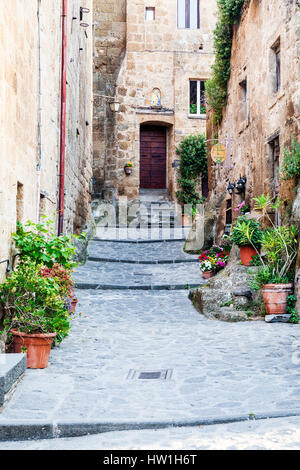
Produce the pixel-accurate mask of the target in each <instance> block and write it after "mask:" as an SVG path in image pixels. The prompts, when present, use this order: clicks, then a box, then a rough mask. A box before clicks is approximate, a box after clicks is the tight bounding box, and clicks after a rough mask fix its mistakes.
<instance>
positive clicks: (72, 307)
mask: <svg viewBox="0 0 300 470" xmlns="http://www.w3.org/2000/svg"><path fill="white" fill-rule="evenodd" d="M77 303H78V299H77V298H76V297H72V300H71V310H70V311H71V313H75V310H76V305H77Z"/></svg>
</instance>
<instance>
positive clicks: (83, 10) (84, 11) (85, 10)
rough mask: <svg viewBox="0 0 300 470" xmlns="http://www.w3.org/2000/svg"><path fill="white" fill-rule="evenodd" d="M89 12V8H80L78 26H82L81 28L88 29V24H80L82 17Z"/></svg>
mask: <svg viewBox="0 0 300 470" xmlns="http://www.w3.org/2000/svg"><path fill="white" fill-rule="evenodd" d="M89 12H90V9H89V8H85V7H80V26H82V27H83V28H88V27H89V24H88V23H82V20H83V15H84V14H87V13H89Z"/></svg>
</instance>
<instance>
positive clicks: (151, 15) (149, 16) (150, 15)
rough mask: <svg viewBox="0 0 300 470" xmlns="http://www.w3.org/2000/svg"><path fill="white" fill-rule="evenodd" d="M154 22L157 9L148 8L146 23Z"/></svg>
mask: <svg viewBox="0 0 300 470" xmlns="http://www.w3.org/2000/svg"><path fill="white" fill-rule="evenodd" d="M154 20H155V8H154V7H146V21H154Z"/></svg>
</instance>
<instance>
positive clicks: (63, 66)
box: [58, 0, 68, 235]
mask: <svg viewBox="0 0 300 470" xmlns="http://www.w3.org/2000/svg"><path fill="white" fill-rule="evenodd" d="M67 25H68V0H62V59H61V118H60V163H59V165H60V171H59V204H58V210H59V215H58V235H61V234H62V233H63V230H64V194H65V160H66V103H67Z"/></svg>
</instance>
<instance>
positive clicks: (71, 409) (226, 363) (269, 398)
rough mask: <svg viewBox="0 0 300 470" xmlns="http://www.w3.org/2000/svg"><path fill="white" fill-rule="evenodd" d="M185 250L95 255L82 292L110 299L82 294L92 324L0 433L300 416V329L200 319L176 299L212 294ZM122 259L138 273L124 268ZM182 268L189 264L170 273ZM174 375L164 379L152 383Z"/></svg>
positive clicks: (77, 329) (153, 246)
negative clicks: (196, 292) (15, 427)
mask: <svg viewBox="0 0 300 470" xmlns="http://www.w3.org/2000/svg"><path fill="white" fill-rule="evenodd" d="M182 245H183V242H175V241H173V242H170V241H169V242H168V243H145V244H144V243H141V244H139V243H138V244H124V243H118V242H103V241H93V242H92V243H91V244H90V256H91V257H93V258H94V261H88V263H87V264H86V265H85V266H83V267H81V268H79V269H78V270H77V273H76V275H75V279H76V281H77V283H78V284H79V285H81V287H84V283H86V282H88V283H89V284H91V285H92V286H93V287H97V286H98V287H99V286H106V287H107V289H106V288H103V289H101V288H100V289H98V290H97V289H95V288H93V289H91V288H90V289H83V288H81V289H79V290H78V291H77V295H78V297H79V305H78V307H77V309H78V311H81V312H82V315H81V316H79V317H77V318H76V319H75V320H74V325H73V328H72V330H71V333H70V336H69V337H68V338H67V339H66V340H65V341H64V342H63V343H62V345H61V346H60V347H58V348H55V349H53V350H52V352H51V359H50V365H49V367H48V368H47V369H45V370H27V372H26V375H25V377H24V379H23V381H22V382H21V384H20V385H19V387H18V388H17V390H16V392H15V394H14V395H13V397H12V399H11V400H10V401H9V402H8V403H7V404H6V406H5V408H4V411H3V412H2V414H1V415H0V429H1V425H3V424H5V423H6V424H9V423H14V422H17V421H15V420H23V422H24V421H25V422H28V423H30V422H31V423H32V422H37V423H43V422H46V423H49V422H53V421H54V422H55V423H59V422H63V421H68V420H69V422H70V423H72V422H76V423H77V425H78V423H88V422H97V423H106V424H107V425H108V426H109V425H110V424H112V425H114V426H115V427H114V429H122V427H120V426H121V425H122V423H123V424H124V423H127V424H128V426H129V428H130V426H131V427H133V428H134V427H139V426H140V427H145V426H147V423H148V425H149V423H152V424H153V425H154V426H156V425H165V424H168V423H181V424H182V423H185V424H191V423H197V422H198V423H199V422H201V421H203V420H211V421H213V420H218V419H220V418H221V419H223V418H229V419H231V418H232V417H233V416H241V415H243V416H248V415H250V414H255V415H256V414H267V415H272V414H275V415H276V414H283V415H284V414H285V413H291V412H292V413H295V414H297V413H298V414H300V369H299V363H300V357H299V353H298V351H299V345H300V329H299V326H293V325H291V324H266V323H264V322H249V323H248V322H245V323H222V322H218V321H213V320H208V319H206V318H204V317H202V316H201V315H199V314H198V313H197V312H196V310H195V309H194V307H193V305H192V303H191V302H190V301H189V300H188V291H187V290H185V289H184V288H179V287H178V285H179V284H182V285H185V284H189V283H193V284H197V283H198V284H199V283H201V282H203V281H202V279H201V275H200V271H199V266H198V263H196V262H193V260H195V257H192V258H189V259H187V255H186V254H184V253H183V251H182ZM100 258H106V259H113V260H114V261H113V262H111V261H110V262H108V261H106V262H103V261H101V260H100ZM124 258H125V260H126V261H135V262H138V263H139V264H138V263H137V265H134V264H130V263H124V262H115V261H118V260H120V259H124ZM95 259H97V261H96V260H95ZM174 259H176V260H177V261H182V262H177V263H174V264H170V263H169V261H172V260H174ZM143 261H151V262H153V263H154V264H153V265H150V266H149V265H143V264H141V263H142V262H143ZM159 261H168V263H166V264H160V265H159V264H157V263H158V262H159ZM148 275H150V276H151V279H152V280H151V282H149V280H148ZM150 276H149V277H150ZM110 283H112V284H113V287H114V290H113V289H109V288H108V285H109V284H110ZM135 283H136V284H135ZM134 285H137V286H139V287H142V288H143V287H144V288H145V289H143V290H137V289H133V286H134ZM153 285H155V286H157V287H159V286H163V289H162V290H159V291H157V290H152V289H151V286H153ZM118 286H123V287H124V286H125V287H126V286H131V288H132V289H131V290H124V289H123V288H121V289H119V288H118ZM149 286H150V287H149ZM166 286H169V288H170V289H172V290H167V289H166ZM174 286H175V287H174ZM176 286H177V287H176ZM164 370H167V371H168V372H166V373H165V374H162V376H160V379H158V378H157V377H158V375H159V374H158V375H156V374H154V375H153V374H150V375H149V373H157V372H158V371H164ZM134 371H136V373H135V372H134ZM140 372H145V373H146V375H142V377H144V378H143V379H140V378H138V377H139V373H140ZM105 429H107V428H105ZM109 429H110V428H109Z"/></svg>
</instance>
